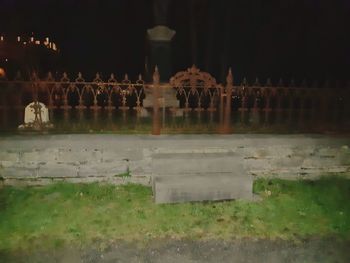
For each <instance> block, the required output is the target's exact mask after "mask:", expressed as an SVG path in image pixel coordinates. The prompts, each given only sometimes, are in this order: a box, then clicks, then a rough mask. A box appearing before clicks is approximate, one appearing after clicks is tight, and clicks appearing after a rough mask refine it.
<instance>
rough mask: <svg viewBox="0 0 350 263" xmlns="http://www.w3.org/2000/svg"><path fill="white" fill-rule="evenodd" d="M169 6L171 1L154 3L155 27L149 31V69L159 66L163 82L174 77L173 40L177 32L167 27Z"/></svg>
mask: <svg viewBox="0 0 350 263" xmlns="http://www.w3.org/2000/svg"><path fill="white" fill-rule="evenodd" d="M169 4H170V1H169V0H155V1H154V23H155V26H154V27H153V28H151V29H148V30H147V40H148V44H149V51H148V53H149V55H148V56H149V57H148V58H149V60H148V61H147V63H148V64H149V65H147V68H149V69H152V70H153V69H154V68H155V66H158V69H159V72H160V78H161V79H160V80H161V81H168V80H169V78H170V77H171V75H172V62H171V53H172V52H171V40H172V39H173V37H174V36H175V34H176V32H175V31H174V30H172V29H170V28H169V27H167V26H166V23H167V12H168V7H169ZM150 73H151V72H150ZM149 78H151V76H149Z"/></svg>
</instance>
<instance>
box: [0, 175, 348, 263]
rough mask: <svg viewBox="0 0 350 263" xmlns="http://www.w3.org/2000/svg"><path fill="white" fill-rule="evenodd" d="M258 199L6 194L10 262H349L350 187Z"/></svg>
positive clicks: (141, 190) (1, 243)
mask: <svg viewBox="0 0 350 263" xmlns="http://www.w3.org/2000/svg"><path fill="white" fill-rule="evenodd" d="M254 193H255V194H256V195H258V196H259V197H260V198H259V200H258V201H255V202H249V201H239V200H236V201H221V202H193V203H184V204H162V205H156V204H154V202H153V200H152V191H151V188H149V187H145V186H141V185H136V184H127V185H119V186H115V185H103V184H68V183H60V184H52V185H48V186H44V187H10V186H3V187H2V189H0V211H1V213H0V262H1V261H3V262H64V261H65V262H76V261H77V258H78V260H81V259H82V258H83V259H84V260H83V262H100V261H101V262H139V261H141V262H176V261H178V262H180V261H181V262H196V261H191V260H192V259H193V258H197V259H200V261H198V262H203V261H207V262H222V261H227V260H228V261H230V260H231V259H232V257H233V256H235V257H236V260H235V262H244V261H246V260H247V259H249V260H251V261H252V262H255V261H259V262H281V261H280V260H282V258H281V256H282V257H286V258H283V260H284V261H285V262H295V261H293V260H297V261H296V262H299V261H298V258H299V260H300V261H303V260H305V258H306V259H308V260H309V261H310V262H314V260H316V259H315V257H317V256H319V260H318V262H346V261H347V260H349V258H350V252H349V251H348V247H349V244H350V203H349V200H350V180H349V179H346V178H342V177H324V178H320V179H318V180H313V181H309V180H300V181H287V180H281V179H257V180H256V181H255V182H254ZM276 250H278V251H282V252H283V253H282V254H280V255H279V256H276V254H273V255H272V258H271V251H272V252H273V253H277V252H276ZM48 251H51V252H48ZM53 251H55V252H53ZM62 251H63V252H62ZM77 251H79V252H77ZM252 251H253V252H252ZM267 251H269V252H270V254H269V256H267V257H266V255H267V254H266V253H267ZM81 253H82V254H81ZM251 253H253V254H251ZM308 253H309V254H308ZM310 253H311V254H310ZM82 255H83V256H82ZM104 255H105V256H106V258H105V260H106V261H103V257H104ZM28 256H29V257H28ZM264 256H265V257H264ZM57 257H58V258H60V257H61V258H62V257H64V258H65V260H64V261H55V260H56V259H57ZM108 257H109V258H110V261H108V260H107V258H108ZM262 257H264V258H262ZM288 257H290V258H288ZM30 259H31V260H32V261H31V260H30ZM271 259H272V260H271ZM292 259H293V260H292ZM118 260H121V261H118ZM157 260H158V261H157ZM273 260H277V261H273ZM78 262H79V261H78ZM303 262H304V261H303Z"/></svg>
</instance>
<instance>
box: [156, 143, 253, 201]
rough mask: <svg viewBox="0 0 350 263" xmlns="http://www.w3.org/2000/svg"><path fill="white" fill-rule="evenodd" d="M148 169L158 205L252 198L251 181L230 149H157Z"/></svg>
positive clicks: (241, 161)
mask: <svg viewBox="0 0 350 263" xmlns="http://www.w3.org/2000/svg"><path fill="white" fill-rule="evenodd" d="M151 166H152V171H153V176H152V187H153V193H154V200H155V202H156V203H158V204H160V203H178V202H189V201H205V200H212V201H214V200H228V199H248V200H251V199H252V198H253V194H252V190H253V178H252V176H251V175H249V174H248V173H247V172H246V170H245V168H244V166H243V159H242V156H241V155H240V154H238V153H235V152H233V151H230V150H224V149H195V150H192V151H189V150H186V149H178V151H177V152H176V151H173V152H172V151H167V150H165V149H163V150H157V151H156V152H154V153H153V154H152V163H151Z"/></svg>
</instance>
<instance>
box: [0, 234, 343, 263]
mask: <svg viewBox="0 0 350 263" xmlns="http://www.w3.org/2000/svg"><path fill="white" fill-rule="evenodd" d="M349 248H350V241H336V240H334V239H327V240H323V239H311V240H305V241H303V242H300V243H297V244H295V243H292V242H289V241H281V240H279V241H269V240H258V241H254V240H250V239H246V240H236V241H230V242H224V241H214V240H213V241H186V240H182V241H178V240H153V241H151V242H149V243H148V244H146V245H145V244H136V243H125V242H118V243H117V244H114V245H112V246H110V247H109V248H107V249H105V250H104V251H103V252H101V251H100V250H98V249H95V248H89V249H82V250H81V249H74V248H65V249H59V250H53V251H35V252H31V253H29V254H28V253H12V254H6V253H0V262H18V263H20V262H26V263H28V262H29V263H31V262H45V263H51V262H52V263H53V262H60V263H61V262H62V263H63V262H64V263H70V262H74V263H76V262H86V263H93V262H101V263H107V262H110V263H112V262H113V263H115V262H127V263H134V262H155V263H158V262H159V263H172V262H181V263H194V262H213V263H214V262H215V263H218V262H259V263H263V262H269V263H274V262H318V263H319V262H350V249H349Z"/></svg>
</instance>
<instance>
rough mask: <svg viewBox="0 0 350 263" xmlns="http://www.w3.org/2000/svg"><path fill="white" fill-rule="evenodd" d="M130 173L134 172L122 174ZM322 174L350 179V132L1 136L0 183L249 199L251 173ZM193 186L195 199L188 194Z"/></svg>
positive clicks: (160, 196)
mask: <svg viewBox="0 0 350 263" xmlns="http://www.w3.org/2000/svg"><path fill="white" fill-rule="evenodd" d="M127 171H129V172H130V174H131V177H127V178H125V177H120V176H118V175H120V174H123V173H126V172H127ZM322 175H343V176H348V177H350V136H349V135H341V136H340V135H337V136H332V135H305V134H298V135H273V134H266V135H257V134H232V135H160V136H152V135H115V134H71V135H29V134H28V135H20V136H18V135H16V136H5V135H2V136H0V184H5V185H18V184H23V185H43V184H48V183H52V182H61V181H64V182H74V183H87V182H105V183H112V184H124V183H128V182H131V183H140V184H144V185H148V186H151V185H152V181H153V182H154V184H153V186H154V188H155V189H158V190H159V191H158V192H159V193H158V194H157V191H156V194H155V199H156V201H157V202H158V201H159V202H161V200H170V197H171V196H177V197H176V198H177V199H178V200H179V201H185V200H197V199H201V200H204V199H207V198H208V196H207V195H206V194H203V192H205V191H210V192H211V193H212V194H211V196H212V198H213V199H226V198H228V199H231V198H239V197H240V196H241V197H243V198H249V196H246V193H248V192H246V191H245V190H244V191H243V192H238V190H243V189H251V181H252V180H253V179H252V178H259V177H277V178H282V179H314V178H317V177H319V176H322ZM152 178H154V180H152ZM214 178H215V180H214ZM212 179H213V180H212ZM235 180H238V181H239V183H240V184H236V183H235V182H236V181H235ZM239 185H240V186H239ZM245 187H246V188H245ZM218 189H219V190H218ZM232 189H236V190H235V191H232V192H230V191H231V190H232ZM191 190H192V192H193V193H197V194H196V196H197V197H190V196H188V194H186V193H187V192H190V191H191ZM247 191H248V190H247ZM233 192H235V193H233ZM160 193H161V194H160ZM179 196H182V197H181V198H180V197H179ZM185 197H186V198H185Z"/></svg>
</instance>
